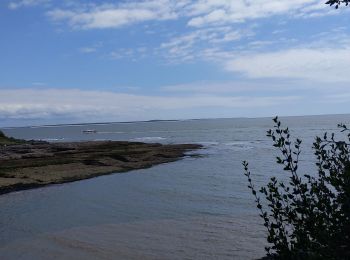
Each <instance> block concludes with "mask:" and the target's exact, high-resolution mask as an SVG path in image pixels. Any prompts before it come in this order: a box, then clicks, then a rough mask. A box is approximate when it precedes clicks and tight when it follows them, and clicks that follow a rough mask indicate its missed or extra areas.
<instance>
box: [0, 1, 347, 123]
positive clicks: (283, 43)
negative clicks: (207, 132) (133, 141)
mask: <svg viewBox="0 0 350 260" xmlns="http://www.w3.org/2000/svg"><path fill="white" fill-rule="evenodd" d="M325 1H326V0H197V1H192V0H178V1H175V0H144V1H141V0H138V1H136V0H128V1H121V0H120V1H113V0H106V1H105V0H99V1H97V0H95V1H92V0H90V1H88V0H84V1H83V0H1V2H0V57H1V58H0V126H15V125H35V124H55V123H73V122H102V121H104V122H105V121H133V120H149V119H186V118H213V117H260V116H274V115H308V114H333V113H349V112H350V85H349V84H350V29H349V27H348V25H349V24H350V8H345V7H344V8H340V9H338V10H335V9H334V8H330V7H329V6H326V5H325V4H324V2H325Z"/></svg>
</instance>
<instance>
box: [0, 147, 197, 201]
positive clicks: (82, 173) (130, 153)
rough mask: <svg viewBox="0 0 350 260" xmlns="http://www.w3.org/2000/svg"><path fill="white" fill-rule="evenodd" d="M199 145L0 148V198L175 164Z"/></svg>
mask: <svg viewBox="0 0 350 260" xmlns="http://www.w3.org/2000/svg"><path fill="white" fill-rule="evenodd" d="M200 148H202V146H201V145H199V144H167V145H162V144H159V143H141V142H127V141H89V142H67V143H48V142H36V141H32V142H26V143H20V144H12V145H3V146H0V195H1V194H6V193H10V192H14V191H20V190H26V189H33V188H39V187H43V186H47V185H52V184H62V183H67V182H74V181H79V180H84V179H89V178H94V177H97V176H101V175H107V174H113V173H121V172H127V171H131V170H137V169H144V168H149V167H152V166H154V165H158V164H162V163H167V162H173V161H177V160H179V159H181V158H183V157H184V156H185V153H186V152H187V151H191V150H197V149H200Z"/></svg>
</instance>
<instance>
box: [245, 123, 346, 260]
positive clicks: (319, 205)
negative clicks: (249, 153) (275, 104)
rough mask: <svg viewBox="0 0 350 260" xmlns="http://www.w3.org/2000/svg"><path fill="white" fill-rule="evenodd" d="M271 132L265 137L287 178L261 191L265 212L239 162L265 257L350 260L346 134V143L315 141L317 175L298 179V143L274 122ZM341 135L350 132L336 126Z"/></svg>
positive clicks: (330, 137)
mask: <svg viewBox="0 0 350 260" xmlns="http://www.w3.org/2000/svg"><path fill="white" fill-rule="evenodd" d="M273 121H274V123H275V125H274V129H273V130H269V131H267V136H268V137H270V138H271V139H272V141H273V146H274V147H276V148H277V149H278V150H279V151H280V152H281V155H282V156H281V157H277V164H279V165H281V166H282V167H283V170H284V171H286V172H288V173H289V174H290V176H289V182H288V183H284V182H283V181H278V180H277V179H276V178H275V177H272V178H271V179H270V181H269V183H268V184H267V186H266V187H262V188H261V189H260V190H259V192H260V193H261V194H262V195H263V196H264V197H265V199H266V200H264V201H266V203H267V207H268V210H267V211H266V210H265V209H264V208H263V204H264V203H263V201H262V200H261V199H260V197H259V195H258V192H257V191H256V189H255V187H254V185H253V183H252V179H251V174H250V172H249V169H248V163H247V162H243V165H244V169H245V175H246V176H247V177H248V182H249V186H248V187H249V189H250V190H251V192H252V193H253V195H254V197H255V201H256V203H257V207H258V209H259V211H260V216H261V217H262V218H263V220H264V226H265V227H266V228H267V231H268V236H267V241H268V242H269V243H270V246H269V247H267V248H266V251H267V253H268V256H270V257H272V258H275V259H350V237H349V236H350V158H349V152H350V146H349V143H348V142H350V133H348V134H347V137H346V139H347V140H346V141H337V140H336V139H335V135H334V134H331V135H328V134H327V133H325V134H324V136H323V137H322V138H320V137H316V139H315V142H314V143H313V151H314V154H315V155H316V167H317V174H315V175H314V176H312V175H308V174H305V175H303V177H300V176H299V174H298V163H299V155H300V152H301V149H300V145H301V140H299V139H296V141H294V142H292V141H291V139H290V132H289V129H288V128H282V127H281V122H280V121H279V120H278V118H277V117H276V118H274V119H273ZM338 126H339V127H340V128H341V132H344V133H347V132H350V131H349V129H348V128H347V127H346V126H345V125H343V124H340V125H338Z"/></svg>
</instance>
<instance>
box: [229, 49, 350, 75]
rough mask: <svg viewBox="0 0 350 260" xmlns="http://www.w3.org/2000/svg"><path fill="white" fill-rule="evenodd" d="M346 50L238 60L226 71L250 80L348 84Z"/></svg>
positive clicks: (349, 59)
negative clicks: (291, 79)
mask: <svg viewBox="0 0 350 260" xmlns="http://www.w3.org/2000/svg"><path fill="white" fill-rule="evenodd" d="M349 67H350V49H349V48H338V49H332V48H292V49H287V50H281V51H276V52H267V53H262V54H250V55H244V56H240V57H237V58H235V59H232V60H230V61H228V62H227V63H226V69H227V70H229V71H233V72H240V73H243V74H244V75H245V76H247V77H249V78H293V79H305V80H310V81H314V82H350V74H349Z"/></svg>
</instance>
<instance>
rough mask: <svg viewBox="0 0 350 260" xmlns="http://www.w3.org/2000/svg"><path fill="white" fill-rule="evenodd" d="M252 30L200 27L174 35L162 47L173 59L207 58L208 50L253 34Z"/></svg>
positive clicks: (166, 54) (217, 48) (167, 55)
mask: <svg viewBox="0 0 350 260" xmlns="http://www.w3.org/2000/svg"><path fill="white" fill-rule="evenodd" d="M251 35H252V32H251V31H250V30H246V31H240V30H236V29H233V28H231V27H229V26H221V27H215V28H208V29H198V30H194V31H192V32H189V33H187V34H184V35H180V36H174V37H172V38H171V39H170V40H168V41H167V42H164V43H162V44H161V46H160V49H161V50H163V51H165V56H166V57H168V58H169V59H170V60H172V61H188V60H192V59H195V58H199V57H201V58H205V57H206V56H207V54H209V53H208V51H209V50H211V51H213V49H212V48H214V46H215V48H216V50H217V51H219V47H221V45H224V44H230V43H231V42H234V41H238V40H240V39H241V38H243V37H248V36H251Z"/></svg>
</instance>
